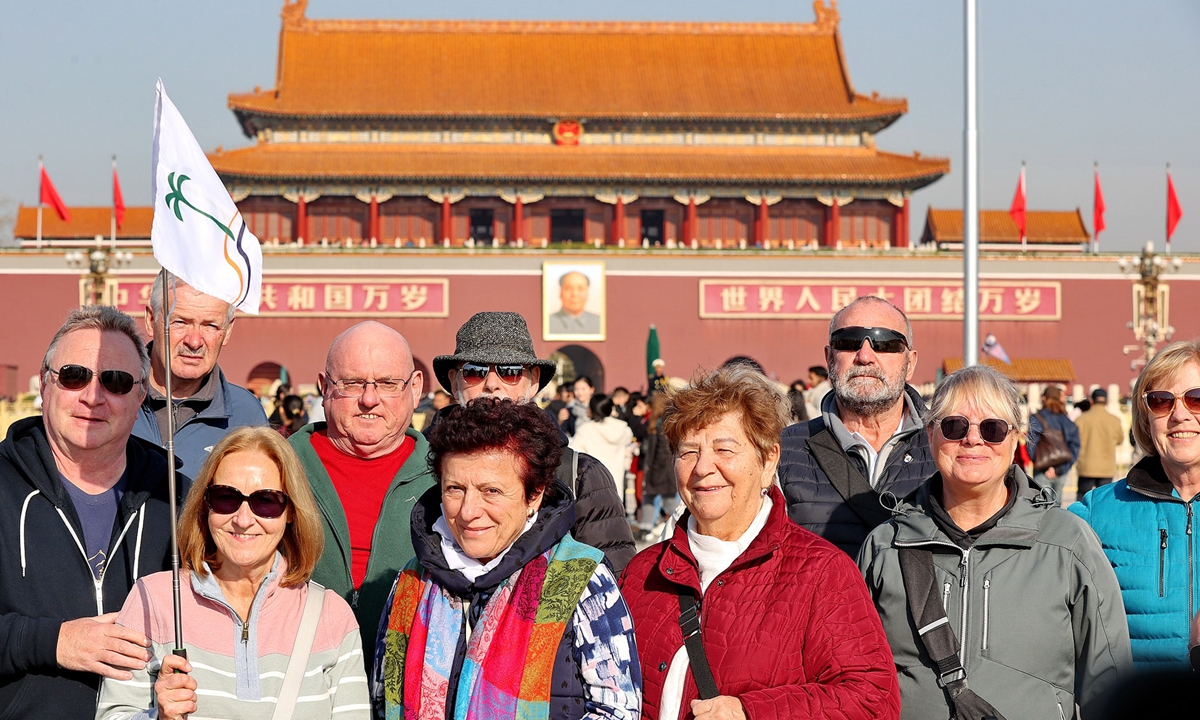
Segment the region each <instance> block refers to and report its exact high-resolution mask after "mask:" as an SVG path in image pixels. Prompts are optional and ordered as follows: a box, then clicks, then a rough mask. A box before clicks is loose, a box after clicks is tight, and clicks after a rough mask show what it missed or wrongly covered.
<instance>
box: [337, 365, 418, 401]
mask: <svg viewBox="0 0 1200 720" xmlns="http://www.w3.org/2000/svg"><path fill="white" fill-rule="evenodd" d="M416 373H417V371H416V370H413V371H412V373H410V374H409V376H408V379H407V380H401V379H399V378H377V379H375V380H355V379H347V378H343V379H341V380H332V381H331V382H332V383H333V386H334V387H335V388H337V391H338V394H339V395H341V396H343V397H352V398H356V397H362V395H363V393H365V392H366V391H367V386H368V385H373V386H375V392H376V394H378V395H379V397H396V396H397V395H399V394H400V393H402V392H404V389H405V388H406V387H408V384H409V383H410V382H412V379H413V375H415V374H416Z"/></svg>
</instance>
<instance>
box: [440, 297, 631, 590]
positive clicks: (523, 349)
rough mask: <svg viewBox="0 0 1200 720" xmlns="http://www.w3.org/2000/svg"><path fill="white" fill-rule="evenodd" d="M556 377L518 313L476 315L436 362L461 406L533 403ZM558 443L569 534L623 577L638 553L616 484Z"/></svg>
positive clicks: (601, 467) (561, 437)
mask: <svg viewBox="0 0 1200 720" xmlns="http://www.w3.org/2000/svg"><path fill="white" fill-rule="evenodd" d="M555 371H556V366H555V364H554V362H553V361H550V360H539V359H538V357H537V355H536V354H534V352H533V340H532V339H531V338H530V336H529V327H528V326H527V325H526V324H525V318H523V317H521V316H520V315H519V314H517V313H514V312H481V313H476V314H475V315H473V316H472V317H471V319H470V320H467V322H466V323H465V324H464V325H463V326H462V327H461V328H459V329H458V335H457V337H456V343H455V348H454V354H453V355H438V356H437V357H435V358H434V359H433V374H434V375H436V376H437V379H438V382H439V383H441V385H442V387H443V388H445V389H446V390H448V391H450V394H451V395H452V396H453V397H454V400H455V402H457V403H459V404H464V403H468V402H470V401H472V400H474V399H475V398H477V397H481V396H484V395H490V396H495V397H503V398H509V399H510V400H513V401H514V402H529V401H531V400H532V399H533V396H534V395H536V394H537V392H538V391H539V390H541V389H542V388H544V387H545V386H546V385H547V383H549V382H550V380H551V379H552V378H553V377H554V373H555ZM440 416H441V413H439V414H438V416H435V417H434V421H433V424H436V423H437V421H438V419H439V418H440ZM433 424H431V426H430V427H432V426H433ZM559 443H560V444H561V445H562V448H563V458H562V461H561V462H560V463H559V467H558V479H559V480H560V481H561V482H562V483H563V485H565V486H566V487H567V488H569V489H570V490H571V491H572V492H573V493H574V494H575V514H576V519H575V526H574V527H573V528H572V529H571V534H572V535H573V536H574V537H575V539H576V540H578V541H580V542H582V543H586V544H588V545H591V546H592V547H595V548H596V549H598V550H600V551H602V552H603V553H604V555H605V557H606V558H608V561H609V563H610V564H611V565H612V566H613V570H614V571H616V572H618V573H619V572H620V571H621V570H623V569H624V568H625V565H626V564H627V563H628V562H629V560H630V559H631V558H633V555H634V552H635V549H634V546H633V533H632V531H631V530H630V529H629V523H628V522H627V521H626V520H625V509H624V506H623V505H622V503H621V498H620V496H618V495H617V490H616V484H615V483H614V482H613V479H612V476H611V475H610V474H609V472H608V470H606V469H605V468H604V465H602V464H601V463H600V461H599V460H597V459H595V458H594V457H592V456H591V455H587V454H584V453H577V452H575V451H574V450H571V449H570V448H568V447H567V436H566V435H565V434H563V433H562V431H561V430H560V431H559Z"/></svg>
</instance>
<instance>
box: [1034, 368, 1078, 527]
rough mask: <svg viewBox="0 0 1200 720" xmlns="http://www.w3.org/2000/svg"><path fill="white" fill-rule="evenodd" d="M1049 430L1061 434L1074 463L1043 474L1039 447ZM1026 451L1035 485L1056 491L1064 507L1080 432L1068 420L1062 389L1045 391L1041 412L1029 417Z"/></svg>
mask: <svg viewBox="0 0 1200 720" xmlns="http://www.w3.org/2000/svg"><path fill="white" fill-rule="evenodd" d="M1046 428H1049V429H1051V430H1057V431H1058V432H1060V433H1062V436H1063V440H1064V441H1065V442H1066V444H1067V449H1068V450H1070V451H1071V459H1070V460H1067V461H1065V462H1062V463H1059V464H1058V465H1054V466H1052V467H1048V468H1045V469H1042V470H1039V469H1038V443H1039V442H1040V441H1041V439H1042V432H1043V430H1045V429H1046ZM1025 447H1026V449H1027V450H1028V451H1029V457H1030V458H1032V459H1033V467H1034V473H1033V481H1034V482H1035V483H1036V484H1037V485H1039V486H1041V487H1052V488H1054V499H1055V500H1056V501H1057V502H1058V503H1059V504H1060V505H1061V504H1062V494H1063V483H1065V482H1066V480H1067V473H1069V472H1070V471H1071V466H1072V465H1074V464H1075V461H1076V460H1078V459H1079V428H1077V427H1076V426H1075V423H1073V422H1071V418H1069V417H1067V406H1066V404H1065V403H1064V402H1063V394H1062V389H1061V388H1058V387H1055V386H1054V385H1048V386H1046V389H1045V390H1043V391H1042V409H1041V410H1039V411H1038V412H1036V413H1034V414H1033V415H1030V416H1029V432H1028V433H1027V434H1026V436H1025Z"/></svg>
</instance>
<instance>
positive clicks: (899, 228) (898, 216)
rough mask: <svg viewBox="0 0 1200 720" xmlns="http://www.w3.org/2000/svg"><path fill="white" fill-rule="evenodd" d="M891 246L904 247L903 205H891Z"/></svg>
mask: <svg viewBox="0 0 1200 720" xmlns="http://www.w3.org/2000/svg"><path fill="white" fill-rule="evenodd" d="M893 207H894V208H895V209H894V210H893V211H892V247H904V206H903V205H901V206H899V207H896V206H893Z"/></svg>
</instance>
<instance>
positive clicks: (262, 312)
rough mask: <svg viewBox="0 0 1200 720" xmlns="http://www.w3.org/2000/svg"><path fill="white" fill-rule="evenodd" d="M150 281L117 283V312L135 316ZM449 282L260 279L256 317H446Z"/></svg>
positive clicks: (147, 295) (146, 298) (146, 297)
mask: <svg viewBox="0 0 1200 720" xmlns="http://www.w3.org/2000/svg"><path fill="white" fill-rule="evenodd" d="M153 284H154V278H149V279H140V280H126V279H124V278H121V279H120V280H119V281H118V283H117V288H116V294H115V300H116V303H115V304H116V306H117V309H119V310H122V311H124V312H126V313H129V314H131V315H140V314H141V313H142V312H143V309H144V308H145V306H146V305H147V304H148V303H149V301H150V288H151V287H152V286H153ZM449 314H450V281H449V280H447V279H445V278H400V277H372V278H354V279H347V278H328V277H282V276H279V277H273V276H267V277H265V278H264V279H263V284H262V296H261V300H260V304H259V316H260V317H373V318H401V317H446V316H448V315H449Z"/></svg>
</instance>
